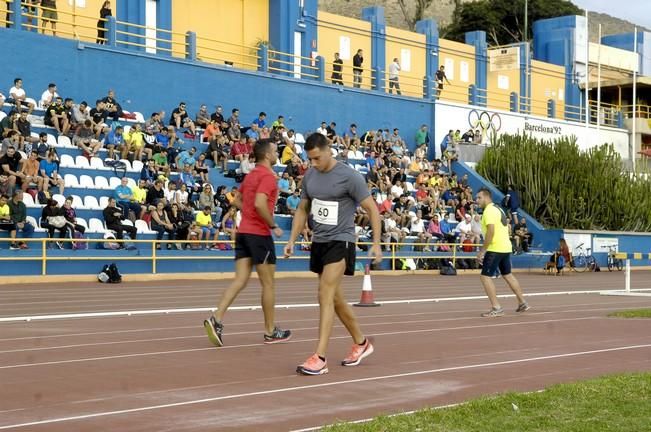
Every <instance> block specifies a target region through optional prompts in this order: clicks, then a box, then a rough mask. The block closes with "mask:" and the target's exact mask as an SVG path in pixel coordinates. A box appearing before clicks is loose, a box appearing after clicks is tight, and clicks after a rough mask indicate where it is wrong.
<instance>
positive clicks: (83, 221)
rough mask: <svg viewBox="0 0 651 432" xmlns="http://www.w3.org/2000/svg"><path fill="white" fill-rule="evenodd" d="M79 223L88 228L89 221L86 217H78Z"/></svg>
mask: <svg viewBox="0 0 651 432" xmlns="http://www.w3.org/2000/svg"><path fill="white" fill-rule="evenodd" d="M77 225H81V226H83V227H84V228H86V230H88V222H86V219H84V218H77Z"/></svg>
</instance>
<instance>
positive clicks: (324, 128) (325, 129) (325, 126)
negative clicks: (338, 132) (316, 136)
mask: <svg viewBox="0 0 651 432" xmlns="http://www.w3.org/2000/svg"><path fill="white" fill-rule="evenodd" d="M316 133H320V134H321V135H323V136H324V137H327V136H328V123H326V122H324V121H322V122H321V126H320V127H318V128H317V129H316Z"/></svg>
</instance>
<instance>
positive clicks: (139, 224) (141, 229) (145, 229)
mask: <svg viewBox="0 0 651 432" xmlns="http://www.w3.org/2000/svg"><path fill="white" fill-rule="evenodd" d="M136 228H137V229H138V234H153V233H155V232H156V231H152V230H151V229H150V228H149V225H147V222H145V221H144V220H142V219H138V220H136Z"/></svg>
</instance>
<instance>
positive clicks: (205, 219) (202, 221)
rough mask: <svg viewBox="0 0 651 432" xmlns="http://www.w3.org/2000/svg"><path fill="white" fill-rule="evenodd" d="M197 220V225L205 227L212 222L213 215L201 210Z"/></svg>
mask: <svg viewBox="0 0 651 432" xmlns="http://www.w3.org/2000/svg"><path fill="white" fill-rule="evenodd" d="M196 221H197V225H199V226H200V227H205V226H208V225H209V224H211V223H212V216H211V215H210V213H209V214H205V213H204V212H202V211H200V212H199V213H197V218H196Z"/></svg>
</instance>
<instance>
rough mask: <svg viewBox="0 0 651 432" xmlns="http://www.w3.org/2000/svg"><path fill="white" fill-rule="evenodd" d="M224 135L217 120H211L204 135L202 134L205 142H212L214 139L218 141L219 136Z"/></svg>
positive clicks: (202, 140) (202, 139)
mask: <svg viewBox="0 0 651 432" xmlns="http://www.w3.org/2000/svg"><path fill="white" fill-rule="evenodd" d="M220 136H222V131H221V128H220V127H219V125H218V124H217V122H216V121H215V120H212V119H211V120H210V122H209V123H208V124H207V125H206V127H205V129H204V131H203V135H202V136H201V142H205V143H209V144H210V143H212V142H213V141H216V140H217V138H219V137H220Z"/></svg>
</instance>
